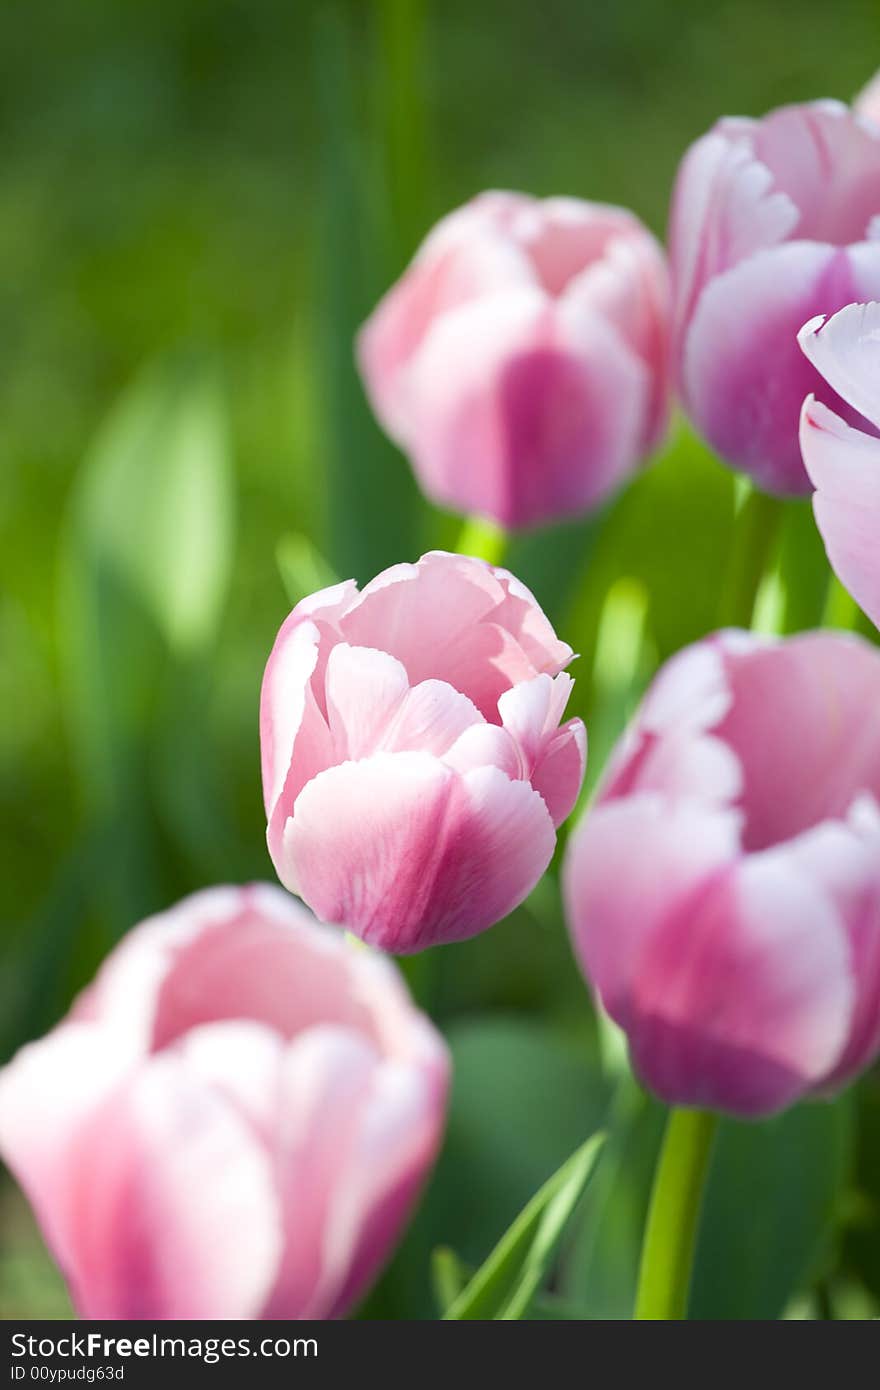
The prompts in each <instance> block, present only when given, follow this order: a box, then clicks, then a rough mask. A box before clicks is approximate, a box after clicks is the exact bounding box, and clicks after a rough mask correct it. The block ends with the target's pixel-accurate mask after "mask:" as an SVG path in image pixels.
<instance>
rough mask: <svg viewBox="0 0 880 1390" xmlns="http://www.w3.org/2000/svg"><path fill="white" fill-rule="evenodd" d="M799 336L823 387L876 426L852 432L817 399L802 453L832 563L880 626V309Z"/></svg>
mask: <svg viewBox="0 0 880 1390" xmlns="http://www.w3.org/2000/svg"><path fill="white" fill-rule="evenodd" d="M799 336H800V344H801V347H802V348H803V350H804V352H805V354H806V355H807V357H808V358H809V360H810V361H811V362H812V364H813V366H814V367H815V368H816V370H817V371H818V372H819V373H820V375H821V376H822V377H823V378H824V380H825V381H827V382H828V383H829V384H830V385H831V386H832V387H833V388H834V390H835V391H836V392H837V394H838V395H839V396H840V397H841V398H842V399H843V400H845V401H847V402H848V404H849V405H851V406H852V407H853V408H854V409H855V410H857V411H859V413H860V414H861V415H863V416H864V417H865V418H866V419H867V420H869V421H871V423H872V425H873V426H874V431H872V432H871V433H866V432H865V431H864V430H860V429H855V428H853V426H851V425H849V424H847V422H846V420H843V419H841V417H840V415H838V414H837V413H836V412H835V411H833V410H829V409H828V407H827V406H824V405H822V403H821V401H818V400H816V399H815V397H814V396H809V397H808V398H807V400H806V401H805V402H804V407H803V411H802V413H801V452H802V453H803V457H804V464H805V465H806V469H807V472H808V474H809V475H810V482H811V483H812V484H813V486H814V487H815V489H816V492H815V495H814V497H813V510H814V512H815V514H816V523H817V525H818V527H819V530H820V531H821V533H822V537H823V539H824V541H825V548H826V550H827V551H828V558H829V560H830V562H831V565H832V567H833V569H834V571H835V573H836V574H837V576H838V578H839V579H840V581H841V583H842V584H844V585H845V586H846V588H847V589H848V590H849V592H850V593H851V594H852V596H853V598H854V599H855V600H856V602H857V603H859V604H860V605H861V606H862V608H863V609H864V610H865V612H866V613H867V614H868V617H869V618H871V620H872V622H874V623H876V624H877V626H878V627H880V438H878V437H877V432H880V304H876V303H874V304H851V305H849V306H848V307H847V308H846V309H841V310H840V313H838V314H835V315H834V317H833V318H831V319H829V320H828V322H827V323H826V322H825V321H824V320H823V319H822V318H821V317H819V318H816V319H813V320H812V321H811V322H810V323H808V324H806V325H805V326H804V328H803V329H802V331H801V333H800V335H799Z"/></svg>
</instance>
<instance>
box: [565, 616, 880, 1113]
mask: <svg viewBox="0 0 880 1390" xmlns="http://www.w3.org/2000/svg"><path fill="white" fill-rule="evenodd" d="M878 709H880V652H878V651H877V650H876V649H875V648H874V647H872V646H870V645H869V644H868V643H866V642H863V641H862V640H861V639H859V638H856V637H853V636H845V635H842V634H833V633H810V634H806V635H802V636H798V637H793V638H790V639H788V640H787V641H785V640H778V641H774V640H770V639H762V638H758V637H754V636H751V635H748V634H745V633H739V632H726V633H721V634H719V635H717V636H715V637H713V638H709V639H707V640H705V641H703V642H701V643H698V644H697V645H696V646H693V647H690V648H687V649H686V650H685V651H683V652H681V653H680V654H679V655H678V656H677V657H675V658H673V660H672V661H670V662H669V663H668V665H667V666H666V667H665V668H664V669H663V670H662V671H661V673H660V675H659V676H658V678H657V680H656V681H655V683H654V685H653V686H652V688H651V690H650V691H649V693H648V696H647V698H646V699H645V702H644V704H643V706H642V708H641V710H640V712H639V713H638V715H637V717H636V719H635V721H634V722H633V724H632V726H631V727H630V729H629V731H628V732H627V734H626V735H625V737H624V738H623V740H622V742H621V744H620V745H619V747H618V749H617V751H616V753H615V755H614V757H613V760H612V763H611V765H610V767H609V770H608V774H607V776H606V778H605V781H604V785H603V787H602V789H601V791H600V794H599V797H598V800H597V802H596V804H595V806H594V808H593V809H592V810H591V811H590V813H589V814H588V815H587V816H586V818H585V819H584V821H583V822H582V823H581V825H580V827H579V828H578V830H577V831H576V832H575V835H574V836H573V838H572V840H571V842H570V846H569V849H568V854H567V860H566V864H565V871H564V881H565V898H566V907H567V915H568V921H569V926H570V929H571V933H572V937H573V941H574V946H575V950H576V952H577V955H578V957H579V959H580V961H581V964H582V966H583V969H584V971H585V974H586V975H587V978H588V979H589V980H590V981H592V983H593V985H594V986H595V988H596V990H597V992H598V995H599V998H600V1000H601V1002H602V1004H603V1006H604V1008H605V1009H606V1010H607V1012H608V1013H609V1014H610V1015H611V1017H612V1018H613V1019H615V1020H616V1021H617V1023H619V1024H620V1026H621V1027H622V1028H623V1029H624V1030H625V1032H626V1034H627V1035H628V1039H629V1045H630V1052H631V1056H632V1060H633V1063H634V1066H635V1068H636V1071H637V1072H638V1074H639V1075H640V1076H641V1077H642V1078H643V1080H644V1081H645V1082H646V1084H647V1085H648V1086H649V1087H651V1088H652V1089H653V1090H654V1091H656V1092H657V1093H658V1094H659V1095H660V1096H662V1097H663V1099H664V1100H666V1101H669V1102H670V1103H673V1104H680V1105H692V1106H701V1107H708V1108H710V1109H718V1110H726V1111H731V1112H732V1113H734V1114H738V1115H744V1116H750V1115H761V1114H766V1113H768V1112H772V1111H775V1110H779V1109H781V1108H783V1107H784V1106H787V1105H790V1104H791V1103H792V1102H793V1101H795V1100H797V1099H799V1098H800V1097H801V1096H804V1095H808V1094H811V1093H814V1092H820V1093H825V1092H828V1091H833V1090H835V1089H837V1088H838V1087H840V1086H842V1085H844V1084H845V1082H846V1081H848V1080H849V1079H850V1078H851V1077H853V1076H854V1075H855V1074H856V1073H857V1072H859V1071H860V1070H861V1069H862V1068H864V1067H865V1066H867V1065H868V1063H870V1062H871V1061H872V1059H873V1058H874V1057H876V1055H877V1053H878V1050H880V807H878V798H880V720H878V718H877V712H878Z"/></svg>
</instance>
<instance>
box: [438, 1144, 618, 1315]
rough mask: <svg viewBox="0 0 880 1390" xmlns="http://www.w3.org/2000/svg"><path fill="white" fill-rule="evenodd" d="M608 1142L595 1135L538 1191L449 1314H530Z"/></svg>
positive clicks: (463, 1291)
mask: <svg viewBox="0 0 880 1390" xmlns="http://www.w3.org/2000/svg"><path fill="white" fill-rule="evenodd" d="M603 1142H604V1135H602V1134H595V1135H593V1137H592V1138H591V1139H588V1140H587V1142H586V1143H585V1144H582V1145H581V1147H580V1148H579V1149H577V1150H575V1152H574V1153H573V1154H572V1156H571V1158H569V1159H567V1160H566V1162H565V1163H564V1164H563V1165H562V1167H561V1168H560V1169H559V1170H558V1171H557V1172H556V1173H554V1175H553V1177H552V1178H550V1179H549V1180H548V1181H547V1182H546V1183H545V1184H544V1186H543V1187H542V1188H541V1189H540V1190H539V1191H538V1192H536V1194H535V1196H534V1197H533V1198H532V1200H531V1201H530V1202H529V1204H528V1205H527V1206H526V1207H525V1209H524V1210H523V1211H522V1212H521V1213H520V1215H519V1216H518V1217H517V1219H516V1221H514V1223H513V1225H512V1226H511V1227H510V1228H509V1230H507V1231H506V1232H505V1234H504V1235H503V1236H502V1237H501V1240H500V1241H499V1242H498V1244H497V1245H496V1247H495V1249H494V1250H493V1251H492V1254H491V1255H490V1256H489V1258H488V1259H487V1260H486V1262H485V1264H483V1265H482V1266H481V1268H480V1269H478V1270H477V1272H476V1274H475V1275H474V1277H473V1279H472V1280H471V1281H470V1283H469V1284H468V1285H467V1287H466V1288H465V1289H463V1290H462V1292H461V1294H460V1295H459V1296H458V1298H457V1299H456V1300H455V1302H454V1303H453V1304H452V1306H451V1307H450V1308H449V1309H448V1311H447V1312H446V1314H445V1317H446V1318H447V1319H451V1320H458V1319H465V1318H468V1319H476V1318H483V1319H485V1318H493V1319H501V1320H504V1321H509V1320H515V1319H519V1318H522V1317H524V1316H525V1315H526V1313H527V1312H528V1309H529V1305H530V1303H531V1301H532V1298H533V1297H534V1295H535V1294H536V1293H537V1291H538V1289H539V1287H540V1285H541V1281H542V1280H543V1278H544V1277H545V1275H546V1273H547V1270H548V1269H549V1266H550V1261H551V1259H552V1258H553V1253H554V1251H555V1250H556V1247H557V1245H558V1243H559V1240H560V1239H561V1237H562V1233H563V1231H564V1230H565V1227H566V1225H567V1224H568V1220H569V1218H570V1216H571V1214H572V1212H573V1211H574V1209H575V1207H576V1206H577V1203H578V1200H579V1199H580V1197H581V1194H582V1193H583V1191H584V1188H585V1187H586V1185H587V1183H588V1182H589V1179H590V1177H591V1175H592V1173H593V1170H594V1168H595V1166H596V1160H597V1158H598V1156H599V1152H600V1150H601V1147H602V1144H603Z"/></svg>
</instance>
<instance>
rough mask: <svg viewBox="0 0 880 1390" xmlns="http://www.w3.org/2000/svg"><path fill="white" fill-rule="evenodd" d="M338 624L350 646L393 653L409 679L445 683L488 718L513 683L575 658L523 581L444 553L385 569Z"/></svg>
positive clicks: (557, 667) (412, 683)
mask: <svg viewBox="0 0 880 1390" xmlns="http://www.w3.org/2000/svg"><path fill="white" fill-rule="evenodd" d="M341 626H342V629H343V631H344V633H345V637H346V640H347V641H348V642H350V643H351V644H352V645H357V646H363V647H377V648H381V649H382V650H383V651H385V652H389V653H391V655H393V656H395V657H396V658H397V659H398V661H400V662H402V664H403V665H404V667H405V668H406V672H407V675H408V677H409V681H410V684H411V685H413V686H415V685H417V684H419V683H420V682H422V681H425V680H430V679H439V680H443V681H446V682H447V683H448V684H449V685H451V686H453V687H454V688H455V689H456V690H458V691H460V692H461V693H462V694H463V695H466V696H467V697H468V699H469V700H471V701H472V702H473V704H474V705H475V706H476V707H477V709H478V710H479V711H480V713H481V714H482V715H483V717H484V718H486V719H489V720H497V717H498V715H497V706H498V699H499V696H500V695H501V694H502V693H503V692H504V691H505V690H507V689H508V688H509V687H510V686H511V685H513V684H515V683H516V682H517V681H520V680H528V679H530V678H531V677H532V676H534V675H535V674H536V671H539V670H550V672H551V674H554V675H555V673H556V672H557V671H558V670H560V669H561V667H562V666H564V665H565V664H566V663H567V662H568V661H569V660H570V659H571V648H570V647H568V646H566V644H565V643H564V642H560V641H558V640H557V638H556V637H555V634H554V633H553V629H552V628H551V627H550V624H549V623H548V622H547V619H546V618H545V617H544V614H543V613H542V612H541V610H540V608H539V607H538V605H537V603H536V601H535V599H534V597H533V596H532V595H531V594H530V593H529V592H528V590H527V589H525V587H524V586H517V585H516V584H515V582H514V581H513V580H512V577H511V576H509V575H508V574H507V573H506V572H505V571H504V570H493V569H492V568H491V566H489V565H486V564H484V563H483V562H482V561H480V560H474V559H472V558H470V557H469V556H461V555H447V554H444V553H443V552H432V553H430V554H428V555H424V556H423V557H422V559H421V560H420V561H419V562H418V564H416V565H395V566H394V567H393V568H392V569H390V570H386V571H384V573H383V574H381V575H379V576H378V578H377V579H375V580H373V581H372V582H371V583H370V584H368V585H367V586H366V588H365V589H364V591H363V593H362V594H361V595H360V597H359V599H358V601H357V602H356V603H355V604H354V605H353V606H352V608H351V610H350V611H349V612H348V613H347V614H346V616H345V618H344V619H343V620H342V624H341Z"/></svg>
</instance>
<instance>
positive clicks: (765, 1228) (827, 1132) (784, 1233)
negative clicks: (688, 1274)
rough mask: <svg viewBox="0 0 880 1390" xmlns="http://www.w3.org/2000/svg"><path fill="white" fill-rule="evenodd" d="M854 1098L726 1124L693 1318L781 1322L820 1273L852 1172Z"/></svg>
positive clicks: (712, 1180)
mask: <svg viewBox="0 0 880 1390" xmlns="http://www.w3.org/2000/svg"><path fill="white" fill-rule="evenodd" d="M850 1100H851V1098H850V1096H842V1097H841V1098H840V1099H839V1100H837V1101H835V1102H834V1103H833V1104H829V1103H827V1102H815V1103H811V1104H807V1105H801V1106H798V1107H797V1108H796V1109H794V1110H789V1111H788V1112H786V1114H784V1115H781V1116H779V1117H778V1118H776V1119H772V1120H765V1121H764V1122H762V1123H761V1124H760V1125H755V1124H744V1123H738V1122H736V1121H733V1120H725V1121H723V1123H722V1125H721V1127H720V1129H719V1132H718V1139H717V1142H716V1146H715V1153H714V1156H713V1161H712V1169H711V1172H710V1176H709V1181H708V1185H707V1190H706V1197H705V1202H704V1205H703V1218H702V1224H701V1228H700V1235H699V1240H698V1245H697V1256H696V1264H695V1267H694V1277H693V1284H692V1288H691V1301H690V1308H689V1312H688V1316H689V1318H691V1319H709V1320H711V1319H735V1320H737V1321H739V1320H749V1319H760V1320H767V1319H775V1318H778V1317H779V1316H780V1315H781V1314H782V1312H783V1309H784V1308H785V1305H786V1303H787V1302H788V1300H789V1298H790V1297H791V1295H792V1294H793V1293H795V1292H797V1291H798V1290H799V1289H800V1288H802V1287H803V1286H804V1282H805V1281H807V1280H809V1278H810V1277H811V1276H812V1275H814V1274H815V1272H816V1265H817V1263H818V1261H819V1260H820V1257H821V1256H822V1255H823V1253H824V1251H825V1249H826V1247H827V1242H828V1240H829V1238H830V1236H831V1235H832V1233H833V1217H834V1214H835V1211H836V1209H837V1207H838V1204H839V1202H840V1199H841V1195H842V1192H843V1189H844V1185H845V1183H846V1182H847V1179H848V1175H849V1170H850V1157H851V1110H850Z"/></svg>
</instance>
